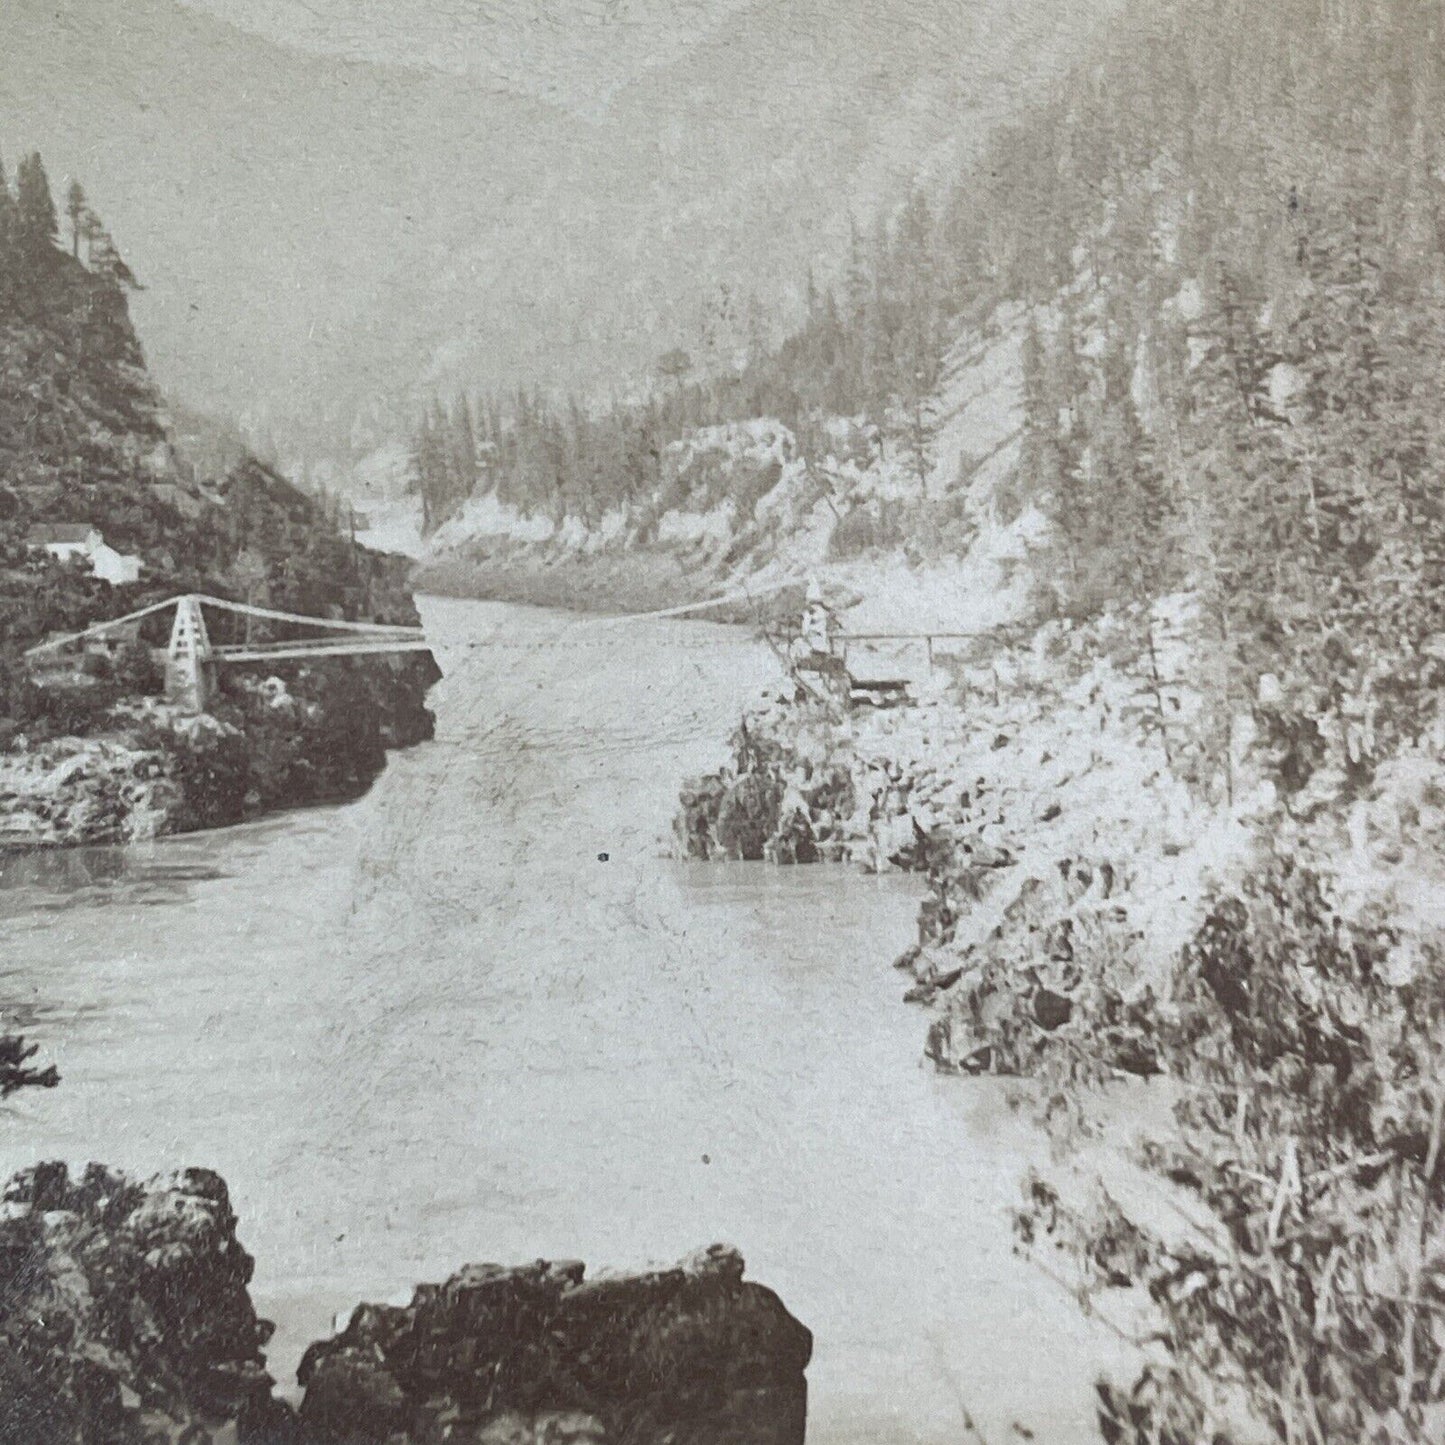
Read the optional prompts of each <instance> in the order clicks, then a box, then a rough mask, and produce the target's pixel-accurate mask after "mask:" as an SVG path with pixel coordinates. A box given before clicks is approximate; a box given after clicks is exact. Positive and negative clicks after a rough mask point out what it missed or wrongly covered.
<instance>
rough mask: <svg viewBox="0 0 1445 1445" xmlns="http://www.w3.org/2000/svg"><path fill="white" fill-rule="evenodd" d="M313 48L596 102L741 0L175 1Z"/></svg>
mask: <svg viewBox="0 0 1445 1445" xmlns="http://www.w3.org/2000/svg"><path fill="white" fill-rule="evenodd" d="M182 3H183V4H186V5H188V6H190V7H192V8H194V9H201V10H206V11H209V12H210V13H211V14H212V15H215V16H218V17H219V18H221V19H223V20H225V21H227V22H229V23H230V24H232V25H235V26H237V27H239V28H240V29H243V30H248V31H250V32H252V33H253V34H257V35H263V36H265V37H266V38H268V39H270V40H274V41H277V42H278V43H280V44H284V45H287V46H291V47H293V48H296V49H300V50H307V51H311V52H312V53H315V54H326V55H336V56H343V57H345V58H347V59H352V60H365V61H371V62H373V63H380V64H402V65H414V66H422V67H426V68H428V69H432V70H438V71H442V72H445V73H449V74H453V75H470V76H475V77H479V78H482V79H485V80H487V81H490V82H491V83H493V84H494V85H498V86H503V87H505V88H507V89H511V90H516V91H519V92H524V93H527V94H532V95H539V96H545V97H546V98H547V99H549V100H552V101H554V102H557V103H559V104H562V105H564V106H567V107H568V108H572V109H578V110H584V111H591V110H595V109H596V108H597V107H598V106H599V105H600V104H602V103H604V102H605V100H606V98H607V97H608V96H609V95H611V94H612V93H613V92H615V90H616V89H617V87H618V86H620V85H623V84H625V83H626V82H628V81H629V80H632V79H634V78H635V77H636V76H637V75H638V74H640V73H641V72H642V71H643V70H645V69H647V68H649V67H652V66H659V65H667V64H669V63H671V62H672V61H674V60H675V59H676V58H677V57H678V56H679V55H681V54H682V53H683V52H684V51H685V50H686V49H687V47H688V46H689V45H692V44H695V43H697V42H698V41H700V40H703V39H705V38H706V37H707V36H708V35H710V34H712V33H714V32H715V31H716V30H717V28H718V27H719V26H721V25H724V24H726V22H727V20H728V19H729V17H730V16H731V15H732V14H733V13H734V12H736V11H739V10H741V9H743V8H745V7H746V6H748V4H749V0H405V3H404V4H401V5H398V4H397V3H396V0H182Z"/></svg>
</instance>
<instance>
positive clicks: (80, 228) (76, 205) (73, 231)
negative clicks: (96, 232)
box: [65, 180, 90, 261]
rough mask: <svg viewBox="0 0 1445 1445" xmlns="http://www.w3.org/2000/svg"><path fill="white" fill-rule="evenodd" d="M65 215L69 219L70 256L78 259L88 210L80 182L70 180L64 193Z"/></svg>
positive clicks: (84, 233)
mask: <svg viewBox="0 0 1445 1445" xmlns="http://www.w3.org/2000/svg"><path fill="white" fill-rule="evenodd" d="M65 214H66V215H67V216H68V217H69V218H70V254H71V255H72V256H73V257H74V258H75V259H76V260H77V261H78V260H79V259H80V238H81V236H82V235H86V233H87V227H86V220H87V218H88V217H89V215H90V208H89V207H88V206H87V205H86V200H85V191H84V190H83V189H82V188H81V185H80V182H79V181H76V180H72V181H71V183H70V186H69V188H68V189H67V190H66V193H65Z"/></svg>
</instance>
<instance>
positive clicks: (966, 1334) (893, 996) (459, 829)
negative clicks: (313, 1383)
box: [0, 599, 1108, 1445]
mask: <svg viewBox="0 0 1445 1445" xmlns="http://www.w3.org/2000/svg"><path fill="white" fill-rule="evenodd" d="M423 611H424V616H425V621H426V624H427V627H428V629H429V631H430V632H431V635H432V636H433V637H434V638H435V639H436V641H437V656H438V660H439V662H440V663H441V665H442V668H443V670H444V672H445V674H446V676H445V679H444V681H443V682H442V683H441V684H439V685H438V688H437V691H436V694H435V699H434V705H435V707H436V709H437V716H438V731H437V738H436V741H435V742H434V743H431V744H429V745H426V746H424V747H420V748H417V749H414V750H412V751H410V752H407V753H404V754H400V755H396V756H394V757H393V759H392V761H391V763H390V764H389V766H388V768H387V770H386V772H385V774H384V775H383V777H382V778H381V779H380V781H379V782H378V783H377V785H376V786H375V787H374V788H373V789H372V791H371V793H370V794H369V795H368V796H367V797H366V798H365V799H363V800H362V801H360V802H358V803H356V804H353V805H350V806H347V807H341V808H329V809H319V810H313V811H308V812H302V813H295V814H291V815H287V816H283V817H277V818H271V819H268V820H266V821H263V822H260V823H257V824H254V825H250V826H247V827H243V828H238V829H234V830H231V831H228V832H222V833H215V834H207V835H197V836H191V837H186V838H178V839H170V840H165V841H162V842H160V843H157V844H154V845H147V846H144V847H136V848H132V849H128V850H121V849H106V850H86V851H79V852H74V853H66V854H56V855H50V856H34V855H32V856H31V857H29V858H24V859H12V860H10V861H9V862H8V863H6V864H5V865H4V874H3V878H4V885H5V886H4V887H3V888H0V926H3V929H4V938H5V961H4V974H3V977H0V997H3V999H4V1001H5V1002H6V1004H7V1005H8V1006H9V1007H8V1009H7V1012H8V1015H9V1016H10V1017H11V1018H12V1019H13V1018H15V1017H18V1018H19V1019H20V1021H21V1022H22V1023H23V1024H24V1026H25V1027H26V1029H27V1031H28V1032H29V1033H30V1034H31V1035H32V1037H33V1038H34V1039H35V1040H36V1041H37V1042H39V1043H40V1044H41V1045H42V1047H43V1050H44V1055H45V1057H46V1058H47V1059H53V1060H54V1061H55V1062H56V1063H58V1064H59V1066H60V1069H61V1073H62V1075H63V1082H62V1084H61V1086H60V1088H59V1089H57V1090H55V1091H54V1092H53V1093H42V1094H24V1095H20V1096H17V1097H16V1098H15V1099H12V1100H11V1101H10V1104H9V1105H8V1106H7V1111H6V1117H5V1119H4V1121H3V1124H0V1166H3V1167H4V1169H5V1170H6V1171H7V1172H8V1171H9V1170H11V1169H14V1168H18V1167H20V1166H21V1165H23V1164H25V1163H28V1162H31V1161H33V1160H35V1159H41V1158H55V1157H61V1158H69V1159H71V1160H75V1161H84V1160H87V1159H100V1160H103V1161H105V1162H107V1163H109V1164H112V1165H117V1166H123V1167H126V1168H129V1169H133V1170H136V1171H139V1172H142V1173H150V1172H154V1171H157V1170H160V1169H165V1168H171V1167H175V1166H180V1165H188V1164H205V1165H208V1166H210V1167H212V1168H215V1169H217V1170H219V1171H220V1172H221V1173H222V1174H223V1175H224V1176H225V1177H226V1179H227V1180H228V1181H229V1183H230V1186H231V1191H232V1197H233V1201H234V1203H235V1206H236V1209H237V1212H238V1213H239V1215H240V1217H241V1221H242V1238H243V1240H244V1241H245V1243H246V1245H247V1247H248V1248H249V1249H250V1250H251V1251H252V1252H253V1253H254V1254H255V1255H256V1257H257V1274H256V1282H255V1286H254V1292H255V1294H256V1297H257V1299H258V1303H259V1304H260V1305H261V1307H262V1309H263V1312H264V1313H267V1314H268V1315H269V1316H270V1317H272V1318H274V1319H275V1320H276V1321H277V1322H278V1326H279V1328H278V1333H277V1336H276V1338H275V1340H274V1341H273V1343H272V1347H271V1350H270V1352H269V1353H270V1358H271V1362H272V1368H273V1372H274V1373H276V1374H277V1376H278V1378H280V1379H281V1380H282V1382H283V1385H289V1384H291V1383H292V1374H293V1372H294V1369H295V1363H296V1360H297V1357H298V1356H299V1352H300V1349H301V1347H302V1345H303V1344H304V1342H305V1341H306V1340H308V1339H311V1338H315V1337H316V1336H317V1335H319V1334H323V1333H326V1332H327V1328H328V1324H329V1321H330V1318H331V1315H332V1313H333V1312H334V1311H335V1310H337V1309H340V1308H342V1307H344V1306H347V1305H350V1304H352V1303H355V1302H356V1301H357V1300H359V1299H362V1298H368V1299H385V1298H390V1297H403V1296H404V1295H405V1293H406V1289H407V1287H408V1286H410V1285H411V1284H412V1283H414V1282H416V1281H418V1280H423V1279H440V1278H443V1277H445V1275H447V1274H448V1273H450V1272H451V1271H452V1270H453V1269H455V1268H456V1267H457V1266H458V1265H460V1264H461V1263H463V1262H464V1261H468V1260H479V1259H492V1260H500V1261H505V1262H516V1261H520V1260H528V1259H533V1258H537V1257H547V1256H551V1257H569V1258H582V1259H586V1260H588V1261H589V1262H590V1263H591V1264H592V1265H593V1266H594V1267H595V1266H601V1265H617V1266H631V1265H637V1264H642V1263H646V1262H648V1261H659V1260H660V1261H669V1260H671V1259H673V1258H676V1257H678V1256H680V1255H682V1254H684V1253H686V1252H687V1251H689V1250H690V1249H692V1248H694V1247H695V1246H698V1245H701V1244H705V1243H708V1242H710V1241H712V1240H726V1241H729V1242H731V1243H734V1244H736V1245H738V1246H739V1247H740V1248H741V1249H742V1251H743V1253H744V1255H745V1256H746V1258H747V1261H748V1267H749V1272H750V1274H751V1276H752V1277H753V1278H756V1279H759V1280H762V1281H764V1282H765V1283H767V1284H769V1285H771V1286H772V1287H774V1288H775V1289H777V1290H778V1291H779V1293H780V1294H781V1295H782V1297H783V1300H784V1301H785V1303H786V1304H787V1305H788V1306H789V1308H790V1309H792V1311H793V1312H794V1313H795V1314H796V1315H798V1317H799V1318H800V1319H802V1320H803V1321H804V1322H805V1323H806V1324H807V1325H809V1326H810V1327H811V1328H812V1329H813V1331H814V1333H815V1335H816V1340H817V1345H816V1355H815V1360H814V1364H813V1366H812V1368H811V1369H810V1371H809V1380H810V1424H809V1441H810V1445H864V1442H867V1445H920V1442H926V1445H960V1442H964V1445H972V1442H974V1441H976V1440H977V1438H978V1436H977V1435H976V1434H973V1433H970V1431H969V1429H968V1427H967V1426H966V1425H965V1424H964V1411H965V1410H967V1411H968V1412H969V1413H970V1414H971V1416H972V1418H973V1419H974V1420H975V1421H976V1423H977V1425H978V1427H979V1428H980V1429H981V1430H982V1432H983V1436H984V1438H986V1439H988V1440H990V1441H993V1442H998V1441H1002V1440H1006V1439H1009V1438H1014V1439H1017V1438H1019V1436H1018V1435H1016V1434H1014V1433H1013V1423H1014V1422H1015V1421H1018V1422H1021V1423H1022V1424H1023V1425H1024V1426H1026V1427H1027V1428H1029V1429H1032V1430H1033V1431H1034V1432H1035V1433H1036V1436H1037V1438H1038V1439H1040V1440H1044V1441H1049V1442H1061V1445H1068V1442H1072V1441H1084V1440H1094V1439H1097V1436H1096V1435H1095V1434H1094V1432H1093V1430H1092V1428H1091V1419H1092V1412H1091V1409H1090V1397H1091V1391H1090V1388H1089V1387H1090V1383H1091V1381H1092V1379H1093V1376H1094V1374H1095V1373H1096V1371H1097V1369H1098V1368H1099V1366H1100V1364H1102V1363H1105V1362H1107V1359H1108V1349H1107V1345H1108V1341H1107V1338H1106V1337H1104V1336H1103V1335H1102V1334H1101V1332H1100V1331H1099V1329H1098V1327H1097V1326H1096V1325H1091V1324H1090V1323H1089V1322H1088V1321H1086V1320H1085V1319H1084V1318H1083V1317H1082V1316H1081V1315H1080V1314H1079V1313H1078V1311H1077V1310H1076V1308H1075V1307H1074V1306H1073V1304H1072V1303H1071V1302H1070V1301H1068V1300H1067V1299H1066V1298H1064V1297H1063V1295H1062V1294H1061V1292H1060V1291H1059V1289H1058V1287H1057V1286H1055V1285H1054V1284H1053V1283H1051V1282H1050V1281H1048V1280H1047V1279H1045V1278H1044V1277H1043V1276H1042V1275H1041V1274H1039V1273H1038V1272H1037V1271H1036V1270H1034V1269H1033V1268H1031V1267H1030V1266H1029V1265H1027V1264H1025V1263H1023V1262H1021V1261H1019V1260H1017V1259H1016V1258H1014V1256H1013V1254H1012V1252H1011V1247H1010V1236H1009V1228H1008V1218H1007V1212H1008V1209H1009V1208H1010V1206H1011V1205H1012V1204H1013V1203H1014V1202H1015V1201H1016V1200H1017V1199H1018V1197H1019V1189H1018V1180H1019V1177H1020V1175H1021V1173H1022V1172H1023V1170H1024V1169H1025V1168H1026V1167H1027V1162H1028V1159H1029V1157H1030V1156H1031V1155H1033V1154H1035V1153H1037V1150H1038V1142H1037V1140H1036V1139H1035V1137H1034V1136H1033V1134H1032V1133H1031V1132H1030V1131H1029V1130H1028V1129H1027V1128H1026V1127H1025V1126H1024V1125H1023V1124H1022V1123H1021V1122H1020V1121H1019V1120H1018V1119H1017V1118H1015V1117H1014V1116H1013V1115H1012V1114H1011V1113H1010V1111H1009V1110H1008V1108H1007V1107H1006V1105H1005V1103H1004V1102H1003V1099H1002V1096H1001V1094H1000V1093H999V1091H998V1089H997V1088H996V1087H995V1086H993V1085H990V1084H985V1083H968V1082H962V1081H958V1080H946V1079H939V1078H937V1077H935V1076H934V1074H933V1073H932V1072H931V1070H930V1069H928V1068H926V1067H925V1066H924V1065H923V1063H922V1061H921V1055H920V1045H921V1042H922V1037H923V1033H924V1019H923V1017H922V1016H921V1015H920V1014H918V1013H917V1012H915V1011H913V1010H909V1009H906V1008H904V1007H902V1006H901V1005H900V1003H899V996H900V994H901V992H902V988H903V985H902V983H901V981H900V978H899V976H898V975H896V974H894V973H893V972H892V971H891V970H890V969H889V968H888V967H887V963H888V960H889V959H890V958H891V957H893V956H894V955H895V954H896V953H897V952H898V951H899V949H900V948H901V947H902V946H903V945H904V944H905V943H906V942H907V941H908V939H909V937H910V936H911V933H912V919H913V913H914V908H915V903H916V889H915V887H914V886H913V885H912V884H911V883H910V882H909V881H908V880H903V879H881V880H880V879H869V878H865V877H862V876H860V875H858V874H856V873H854V872H852V871H850V870H846V869H837V868H806V869H796V870H780V869H772V868H768V867H765V866H763V865H737V866H709V865H702V864H681V863H677V862H673V861H669V860H668V859H667V858H666V856H665V852H664V849H665V843H666V835H667V830H668V825H669V820H670V817H671V813H672V809H673V804H674V801H675V798H676V791H677V784H678V780H679V779H680V777H681V776H682V775H683V774H684V773H687V772H690V771H697V770H700V769H702V768H703V767H706V766H708V765H712V764H715V763H716V762H717V761H718V760H719V759H720V757H721V754H722V751H723V743H724V739H725V738H726V735H727V733H728V731H729V730H730V728H731V726H732V725H733V723H734V721H735V719H736V715H737V711H738V708H739V705H740V703H741V701H742V700H743V699H744V698H745V697H746V696H748V695H749V694H750V693H751V692H753V691H754V690H755V689H756V688H757V687H759V686H761V685H764V684H765V683H766V682H767V681H768V680H769V679H770V678H772V677H773V675H774V664H773V662H772V660H771V658H770V657H769V656H768V654H767V653H766V651H765V650H764V649H762V648H760V647H758V646H757V645H756V644H755V643H753V642H752V641H751V640H749V639H748V638H747V636H746V635H745V634H743V633H742V632H738V631H733V630H730V629H726V628H721V627H715V626H711V625H708V624H704V623H697V622H689V621H680V620H654V621H646V622H630V623H626V624H618V623H615V622H609V621H599V620H597V619H584V618H574V617H569V616H566V615H564V614H557V613H548V612H540V611H531V610H526V609H520V608H513V607H508V606H506V605H503V604H495V603H479V602H458V601H450V600H448V601H442V600H437V599H428V600H424V603H423Z"/></svg>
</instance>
